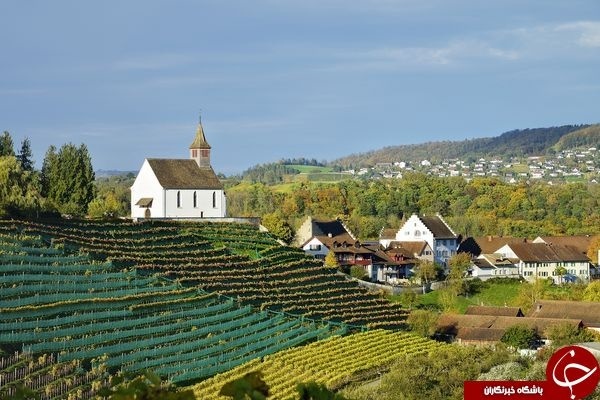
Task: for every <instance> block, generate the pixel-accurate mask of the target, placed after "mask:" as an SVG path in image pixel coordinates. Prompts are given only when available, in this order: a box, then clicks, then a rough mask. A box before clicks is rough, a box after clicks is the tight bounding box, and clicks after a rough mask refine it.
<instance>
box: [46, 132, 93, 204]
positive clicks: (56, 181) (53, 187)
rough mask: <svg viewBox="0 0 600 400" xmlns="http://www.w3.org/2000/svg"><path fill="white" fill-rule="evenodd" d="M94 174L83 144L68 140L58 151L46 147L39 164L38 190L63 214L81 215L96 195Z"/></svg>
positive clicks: (52, 147) (51, 147)
mask: <svg viewBox="0 0 600 400" xmlns="http://www.w3.org/2000/svg"><path fill="white" fill-rule="evenodd" d="M94 180H95V174H94V169H93V167H92V160H91V157H90V155H89V152H88V149H87V147H86V146H85V145H84V144H82V145H81V146H79V147H76V146H75V145H73V144H71V143H69V144H65V145H63V146H62V147H61V148H60V150H59V151H58V153H57V152H56V148H55V147H54V146H50V148H49V149H48V151H47V152H46V156H45V158H44V164H43V165H42V193H43V194H44V196H46V197H47V198H48V199H50V200H51V201H52V202H54V204H55V206H56V207H57V209H58V210H59V211H60V212H62V213H66V214H76V215H84V214H86V213H87V209H88V205H89V203H90V202H91V201H92V200H93V199H94V197H95V195H96V187H95V185H94Z"/></svg>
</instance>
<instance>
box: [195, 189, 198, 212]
mask: <svg viewBox="0 0 600 400" xmlns="http://www.w3.org/2000/svg"><path fill="white" fill-rule="evenodd" d="M197 207H198V194H197V192H194V208H197Z"/></svg>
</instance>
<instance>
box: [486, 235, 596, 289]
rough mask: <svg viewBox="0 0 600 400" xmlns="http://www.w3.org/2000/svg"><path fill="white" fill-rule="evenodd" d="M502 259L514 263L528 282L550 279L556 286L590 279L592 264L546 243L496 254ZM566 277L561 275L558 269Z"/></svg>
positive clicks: (573, 251)
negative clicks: (561, 270)
mask: <svg viewBox="0 0 600 400" xmlns="http://www.w3.org/2000/svg"><path fill="white" fill-rule="evenodd" d="M496 253H498V254H500V255H501V256H502V257H504V258H507V259H512V260H514V263H515V265H516V266H517V267H518V268H519V274H520V275H521V276H522V277H523V278H525V279H527V280H530V281H531V280H534V279H535V278H551V279H552V280H553V281H554V283H557V284H560V283H563V282H565V281H574V280H576V279H581V280H583V281H589V279H590V260H589V259H588V258H587V256H586V255H585V254H581V253H580V252H579V251H577V250H576V249H574V248H572V247H567V246H561V245H552V244H547V243H529V242H527V243H512V244H507V245H505V246H503V247H501V248H500V249H498V250H497V251H496ZM560 267H562V268H564V269H565V270H566V275H563V276H561V275H559V273H558V271H559V268H560Z"/></svg>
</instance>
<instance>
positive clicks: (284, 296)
mask: <svg viewBox="0 0 600 400" xmlns="http://www.w3.org/2000/svg"><path fill="white" fill-rule="evenodd" d="M4 225H5V226H9V227H10V226H12V227H13V229H19V230H20V231H21V232H24V233H26V234H29V235H42V236H44V237H46V238H48V239H52V240H53V241H54V243H64V244H65V246H67V247H72V248H73V249H78V250H79V251H84V252H87V253H89V254H90V255H92V256H93V257H94V258H96V259H98V260H106V259H109V260H110V261H111V262H113V263H114V264H115V265H116V266H118V267H131V266H133V265H135V266H136V268H137V270H138V271H141V272H142V273H144V274H146V275H150V276H152V275H154V274H159V275H161V276H163V277H166V278H168V279H170V280H175V281H176V282H178V283H179V284H182V285H183V286H185V287H196V288H200V289H202V290H204V291H207V292H216V293H218V294H221V295H225V296H228V297H232V298H235V299H239V300H240V301H241V302H242V303H243V304H248V305H251V306H255V307H259V308H260V309H269V310H272V311H276V312H284V313H286V314H293V315H302V316H303V318H310V319H314V320H319V321H321V320H325V321H330V322H331V323H333V324H338V325H339V324H341V323H343V324H344V325H346V324H347V325H353V326H355V329H361V328H362V327H367V326H368V327H371V328H386V329H400V328H403V327H404V321H405V318H406V311H405V310H403V309H402V308H401V307H399V306H397V305H394V304H391V303H389V302H388V301H386V300H384V299H381V298H380V297H379V296H378V295H376V294H373V293H371V292H369V291H367V290H366V289H364V288H361V287H359V286H358V284H357V283H356V282H353V281H350V280H347V279H345V278H344V277H341V276H339V275H337V274H336V273H335V271H333V270H331V269H329V268H325V267H324V266H323V264H322V262H321V261H318V260H316V259H314V258H313V257H308V256H306V255H305V254H304V252H303V251H301V250H299V249H296V248H292V247H285V246H281V245H279V243H278V242H277V241H276V240H275V239H273V238H272V237H271V236H269V235H267V234H264V233H261V232H259V231H258V228H257V227H256V226H253V225H250V224H234V223H220V222H194V223H174V222H153V223H143V224H139V223H124V222H123V223H122V222H119V223H91V222H77V221H64V220H63V221H54V222H47V223H42V222H31V221H29V222H25V221H23V222H17V223H12V222H8V221H7V222H4ZM0 226H2V223H1V222H0Z"/></svg>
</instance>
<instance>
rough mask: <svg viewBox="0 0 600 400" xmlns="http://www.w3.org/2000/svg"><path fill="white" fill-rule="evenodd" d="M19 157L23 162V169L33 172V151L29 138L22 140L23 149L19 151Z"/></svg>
mask: <svg viewBox="0 0 600 400" xmlns="http://www.w3.org/2000/svg"><path fill="white" fill-rule="evenodd" d="M17 159H18V160H19V162H20V163H21V169H22V170H23V171H29V172H33V152H32V151H31V143H30V142H29V138H25V140H23V141H22V142H21V151H20V152H19V155H18V156H17Z"/></svg>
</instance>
